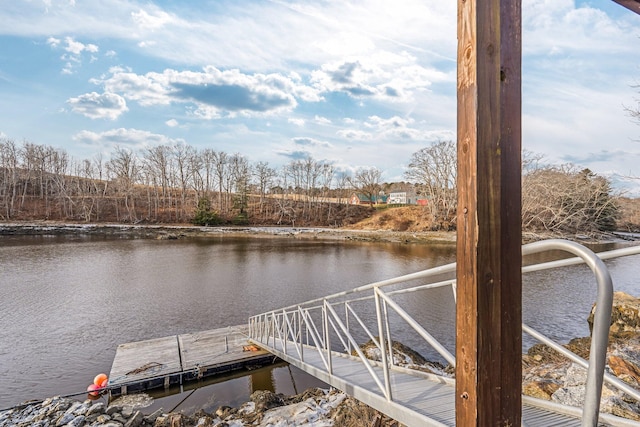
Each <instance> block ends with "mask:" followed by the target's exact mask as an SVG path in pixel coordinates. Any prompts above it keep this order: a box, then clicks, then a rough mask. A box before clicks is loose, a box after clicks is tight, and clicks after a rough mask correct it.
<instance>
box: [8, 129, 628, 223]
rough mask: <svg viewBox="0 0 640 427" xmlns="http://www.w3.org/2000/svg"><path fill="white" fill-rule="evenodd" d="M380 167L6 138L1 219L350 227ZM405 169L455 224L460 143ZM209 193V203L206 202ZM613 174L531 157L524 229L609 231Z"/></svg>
mask: <svg viewBox="0 0 640 427" xmlns="http://www.w3.org/2000/svg"><path fill="white" fill-rule="evenodd" d="M381 175H382V173H381V171H380V170H378V169H376V168H368V169H367V168H362V169H359V170H357V171H356V172H355V173H354V174H353V176H351V175H349V174H346V173H344V172H340V171H337V170H336V169H335V167H334V166H333V165H331V164H329V163H326V162H322V161H316V160H314V159H313V158H311V157H308V158H306V159H302V160H292V161H290V162H289V163H288V164H286V165H284V166H283V167H281V168H279V169H275V168H272V167H270V166H269V164H268V163H266V162H257V163H255V164H252V163H250V162H249V161H248V160H247V158H246V157H244V156H242V155H240V154H237V153H236V154H227V153H225V152H223V151H216V150H213V149H210V148H205V149H201V150H198V149H195V148H194V147H191V146H189V145H187V144H176V145H160V146H154V147H150V148H146V149H144V150H142V151H140V152H134V151H132V150H129V149H125V148H116V149H115V150H114V152H113V153H111V155H110V157H109V158H108V159H107V160H105V159H104V158H103V157H101V156H97V157H95V158H93V159H90V160H82V161H76V160H74V159H72V158H71V157H70V156H69V155H68V154H67V153H66V152H65V151H64V150H61V149H56V148H54V147H50V146H46V145H37V144H33V143H30V142H26V141H25V142H23V143H21V144H17V143H16V142H15V141H13V140H10V139H6V138H5V139H0V219H3V220H11V219H16V218H17V219H56V220H81V221H86V222H92V221H118V222H138V221H147V222H159V223H185V222H190V221H191V219H192V218H193V217H194V211H195V210H196V209H198V207H199V206H206V207H207V209H212V210H213V211H215V213H216V215H218V216H219V217H220V218H223V219H226V220H229V221H233V220H238V221H240V222H242V221H248V218H251V220H250V222H251V223H252V224H286V225H310V224H313V225H343V224H344V222H343V220H344V218H345V216H348V215H349V212H348V210H349V209H355V207H350V206H349V205H348V204H347V201H348V198H349V196H350V194H351V193H352V192H353V191H358V192H360V193H363V194H364V195H365V196H366V197H369V200H373V199H374V197H375V196H376V195H377V194H378V193H379V191H380V189H381V188H382V185H381V182H380V180H381ZM406 177H407V178H408V179H409V180H410V181H412V182H414V183H415V187H416V188H417V190H418V192H419V193H420V195H419V198H426V199H427V200H428V204H427V206H426V209H427V210H428V211H429V213H430V215H431V218H432V228H433V229H434V230H437V229H445V230H451V229H454V228H455V215H456V203H457V199H456V192H457V191H456V146H455V143H454V142H452V141H439V142H436V143H434V144H432V145H431V146H428V147H425V148H423V149H421V150H419V151H418V152H416V153H414V154H413V155H412V157H411V159H410V162H409V164H408V168H407V171H406ZM203 200H204V201H206V203H204V204H202V203H201V201H203ZM616 200H617V198H616V197H615V195H614V194H613V192H612V189H611V185H610V182H609V181H608V180H607V179H605V178H603V177H600V176H598V175H596V174H594V173H592V172H591V171H589V170H588V169H579V168H577V167H575V166H572V165H562V166H549V165H545V164H544V163H543V159H542V157H541V156H535V155H532V154H531V153H528V152H525V154H524V156H523V183H522V210H523V217H522V224H523V229H524V230H526V231H531V232H540V233H574V232H584V233H590V232H595V231H603V230H610V229H612V228H613V227H614V226H615V221H616V219H617V215H618V205H617V202H616Z"/></svg>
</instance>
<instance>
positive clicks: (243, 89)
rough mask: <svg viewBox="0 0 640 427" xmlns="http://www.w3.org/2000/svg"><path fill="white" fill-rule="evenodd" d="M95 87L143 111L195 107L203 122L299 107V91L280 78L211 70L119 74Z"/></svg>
mask: <svg viewBox="0 0 640 427" xmlns="http://www.w3.org/2000/svg"><path fill="white" fill-rule="evenodd" d="M91 81H92V83H95V84H99V85H102V86H103V88H104V90H105V91H106V92H110V93H118V94H121V95H122V96H123V97H124V98H126V99H128V100H133V101H136V102H138V103H139V104H140V105H142V106H151V105H168V104H171V103H179V104H187V105H192V106H195V108H194V109H192V110H193V114H194V115H195V116H197V117H200V118H204V119H213V118H218V117H220V116H221V115H222V114H225V115H227V114H228V115H235V114H246V115H260V114H270V113H274V112H279V111H290V110H292V109H293V108H295V106H296V105H297V101H296V99H295V96H294V93H296V91H297V90H298V88H299V87H300V84H298V83H296V82H295V81H293V80H292V79H291V78H288V77H286V76H283V75H280V74H258V73H256V74H245V73H242V72H240V71H239V70H225V71H221V70H219V69H217V68H215V67H212V66H209V67H205V68H204V70H203V71H201V72H196V71H178V70H172V69H167V70H164V71H163V72H162V73H154V72H150V73H146V74H144V75H139V74H135V73H132V72H127V71H125V70H122V69H119V68H114V69H112V74H111V76H109V77H105V78H102V79H92V80H91Z"/></svg>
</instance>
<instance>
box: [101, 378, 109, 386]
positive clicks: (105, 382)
mask: <svg viewBox="0 0 640 427" xmlns="http://www.w3.org/2000/svg"><path fill="white" fill-rule="evenodd" d="M107 384H109V378H105V379H103V380H102V382H101V383H100V388H105V387H106V386H107Z"/></svg>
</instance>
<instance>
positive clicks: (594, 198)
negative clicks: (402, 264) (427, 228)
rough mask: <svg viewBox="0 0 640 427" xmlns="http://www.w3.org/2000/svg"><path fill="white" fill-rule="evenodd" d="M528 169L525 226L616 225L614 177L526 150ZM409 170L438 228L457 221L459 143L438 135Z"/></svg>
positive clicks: (588, 228)
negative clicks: (550, 162)
mask: <svg viewBox="0 0 640 427" xmlns="http://www.w3.org/2000/svg"><path fill="white" fill-rule="evenodd" d="M522 163H523V175H522V177H523V178H522V227H523V230H525V231H528V232H533V233H550V234H563V233H595V232H599V231H608V230H612V229H613V228H614V227H615V225H616V219H617V218H618V203H617V199H618V197H617V196H616V195H615V194H614V192H613V190H612V188H611V183H610V182H609V180H607V179H606V178H604V177H601V176H598V175H596V174H594V173H593V172H591V171H590V170H588V169H580V168H578V167H577V166H575V165H560V166H554V165H546V164H544V158H543V156H540V155H535V154H533V153H531V152H528V151H525V152H524V154H523V160H522ZM405 176H406V177H407V178H409V179H411V180H413V181H415V182H418V183H419V184H418V186H419V188H420V190H421V191H422V192H423V193H424V195H426V196H427V198H428V200H429V204H428V209H429V211H430V214H431V217H432V224H433V228H434V229H453V228H454V227H455V216H456V207H457V206H456V203H457V196H456V194H457V189H456V185H457V184H456V144H455V142H453V141H438V142H436V143H434V144H432V145H431V146H429V147H425V148H423V149H421V150H419V151H417V152H416V153H414V154H413V155H412V157H411V160H410V162H409V167H408V169H407V171H406V173H405Z"/></svg>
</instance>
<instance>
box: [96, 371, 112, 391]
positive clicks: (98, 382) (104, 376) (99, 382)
mask: <svg viewBox="0 0 640 427" xmlns="http://www.w3.org/2000/svg"><path fill="white" fill-rule="evenodd" d="M108 381H109V378H108V377H107V374H98V375H96V377H95V378H94V379H93V383H94V384H95V385H97V386H98V387H102V388H104V387H105V386H106V385H107V384H106V383H107V382H108ZM102 383H105V384H104V385H102Z"/></svg>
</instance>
